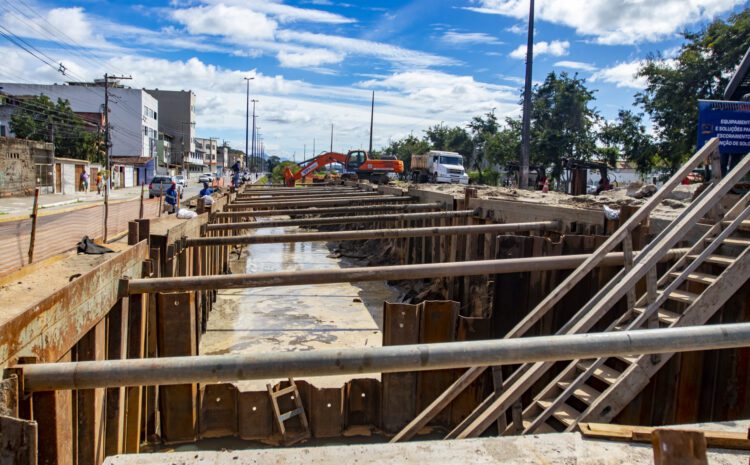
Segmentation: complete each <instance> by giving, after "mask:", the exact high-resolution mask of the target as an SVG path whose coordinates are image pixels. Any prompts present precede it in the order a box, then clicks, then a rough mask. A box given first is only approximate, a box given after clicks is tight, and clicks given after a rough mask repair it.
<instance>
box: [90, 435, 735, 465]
mask: <svg viewBox="0 0 750 465" xmlns="http://www.w3.org/2000/svg"><path fill="white" fill-rule="evenodd" d="M708 460H709V463H711V464H712V465H735V464H737V465H739V464H743V465H745V464H747V453H746V452H735V451H725V450H710V451H709V453H708ZM303 462H304V463H305V464H306V465H330V464H334V463H340V464H344V463H347V464H354V463H356V464H357V465H375V464H389V465H420V464H425V465H427V464H429V465H432V464H456V465H490V464H493V465H494V464H513V465H526V464H528V465H531V464H551V465H557V464H560V465H563V464H564V465H568V464H571V465H572V464H576V465H593V464H597V465H608V464H611V465H622V464H633V465H637V464H643V465H646V464H652V463H653V453H652V451H651V446H650V445H648V444H627V443H620V442H609V441H593V440H587V439H584V438H582V437H581V435H580V434H579V433H561V434H546V435H534V436H517V437H503V438H479V439H465V440H454V441H416V442H408V443H403V444H360V445H348V446H341V445H339V446H324V447H294V448H283V449H282V448H278V449H262V450H236V451H230V450H222V451H193V452H172V453H157V454H141V455H120V456H114V457H109V458H107V459H106V460H105V461H104V464H105V465H151V464H153V465H156V464H163V463H171V464H180V465H183V464H184V465H207V464H216V465H219V464H233V465H241V464H264V465H271V464H274V465H276V464H291V463H303Z"/></svg>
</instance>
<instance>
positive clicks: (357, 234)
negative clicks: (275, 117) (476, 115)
mask: <svg viewBox="0 0 750 465" xmlns="http://www.w3.org/2000/svg"><path fill="white" fill-rule="evenodd" d="M559 229H560V222H559V221H534V222H529V223H502V224H498V223H493V224H475V225H468V226H436V227H429V228H400V229H365V230H356V231H332V232H321V231H316V232H310V233H299V234H264V235H252V236H227V237H199V238H194V239H186V240H185V243H186V244H187V245H188V246H193V247H197V246H211V245H249V244H283V243H292V242H314V241H357V240H365V239H400V238H404V237H434V236H450V235H453V234H502V233H508V232H520V231H547V230H559Z"/></svg>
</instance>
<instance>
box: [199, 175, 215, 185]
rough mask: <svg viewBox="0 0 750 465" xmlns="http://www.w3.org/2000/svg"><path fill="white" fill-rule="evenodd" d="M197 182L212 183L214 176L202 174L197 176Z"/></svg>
mask: <svg viewBox="0 0 750 465" xmlns="http://www.w3.org/2000/svg"><path fill="white" fill-rule="evenodd" d="M198 182H199V183H204V182H208V183H211V182H214V175H213V174H211V173H203V174H201V175H200V176H198Z"/></svg>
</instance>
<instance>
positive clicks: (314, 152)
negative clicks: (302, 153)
mask: <svg viewBox="0 0 750 465" xmlns="http://www.w3.org/2000/svg"><path fill="white" fill-rule="evenodd" d="M316 153H318V152H316V151H315V138H314V137H313V157H314V156H315V154H316Z"/></svg>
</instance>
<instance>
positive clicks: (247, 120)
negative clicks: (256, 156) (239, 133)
mask: <svg viewBox="0 0 750 465" xmlns="http://www.w3.org/2000/svg"><path fill="white" fill-rule="evenodd" d="M243 79H244V80H245V81H247V97H246V100H245V166H246V167H247V168H248V169H250V160H249V158H248V157H249V156H250V155H249V152H248V147H247V145H248V140H247V138H248V132H249V131H248V125H249V124H250V115H249V113H250V81H252V80H253V79H255V78H254V77H249V78H247V77H246V78H243Z"/></svg>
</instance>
